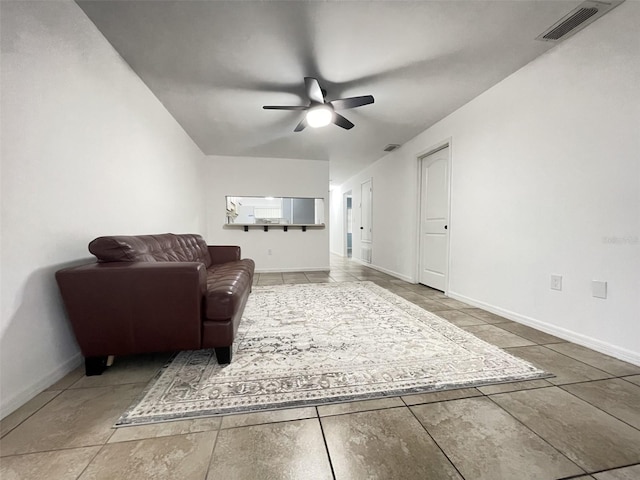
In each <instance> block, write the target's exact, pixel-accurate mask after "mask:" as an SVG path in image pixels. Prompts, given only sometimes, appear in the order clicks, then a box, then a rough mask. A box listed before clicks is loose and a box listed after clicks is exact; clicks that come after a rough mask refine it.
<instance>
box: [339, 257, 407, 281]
mask: <svg viewBox="0 0 640 480" xmlns="http://www.w3.org/2000/svg"><path fill="white" fill-rule="evenodd" d="M351 260H353V261H354V262H356V263H359V264H360V265H363V266H365V267H369V268H373V269H374V270H377V271H379V272H382V273H386V274H387V275H391V276H392V277H396V278H398V279H400V280H404V281H405V282H409V283H414V281H413V278H411V277H407V276H406V275H403V274H401V273H398V272H394V271H393V270H388V269H386V268H383V267H379V266H378V265H374V264H373V263H367V262H363V261H362V260H360V259H359V258H353V257H352V258H351Z"/></svg>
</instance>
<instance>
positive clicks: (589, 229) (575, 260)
mask: <svg viewBox="0 0 640 480" xmlns="http://www.w3.org/2000/svg"><path fill="white" fill-rule="evenodd" d="M638 25H640V3H638V2H625V3H624V4H622V5H621V6H620V7H618V8H617V9H615V10H614V11H612V12H611V13H609V14H607V15H606V16H605V17H603V18H602V19H599V20H598V21H596V22H595V23H594V24H592V25H591V26H589V27H588V28H586V29H585V30H583V31H582V32H579V33H578V34H576V35H575V36H574V37H572V38H570V39H568V40H566V41H565V42H563V43H561V44H559V45H558V46H556V47H555V48H554V49H552V50H550V51H549V52H547V53H546V54H544V55H542V56H541V57H539V58H538V59H536V60H535V61H533V62H531V63H530V64H529V65H527V66H525V67H524V68H522V69H521V70H519V71H518V72H516V73H514V74H513V75H511V76H510V77H509V78H507V79H505V80H504V81H502V82H501V83H499V84H498V85H496V86H495V87H493V88H492V89H490V90H489V91H487V92H485V93H484V94H482V95H480V96H479V97H477V98H476V99H474V100H473V101H471V102H470V103H468V104H467V105H465V106H464V107H462V108H460V109H459V110H458V111H456V112H454V113H453V114H451V115H450V116H448V117H447V118H445V119H443V120H442V121H440V122H439V123H437V124H436V125H434V126H433V127H432V128H430V129H428V130H427V131H425V132H423V133H422V134H420V135H419V136H417V137H416V138H414V139H413V140H411V141H410V142H408V143H406V144H405V145H404V146H403V147H402V148H401V149H400V150H398V151H396V152H393V153H391V154H389V155H387V156H386V157H384V158H382V159H380V160H379V161H378V162H376V163H375V164H374V165H372V166H371V167H370V168H368V169H366V170H365V171H363V172H361V173H360V174H358V175H357V176H355V177H354V178H352V179H350V180H349V181H348V182H346V183H345V184H344V185H342V186H341V187H340V188H339V191H338V192H336V193H335V194H334V195H336V196H338V197H340V196H341V194H340V192H343V191H346V190H349V189H353V191H354V198H355V195H356V192H358V189H359V183H360V182H362V181H364V180H365V179H366V178H369V177H372V178H373V185H374V187H373V190H374V201H373V217H374V218H373V230H374V232H373V239H374V240H373V242H374V245H373V263H374V264H375V266H376V267H378V268H381V269H384V270H386V271H392V272H397V273H399V274H400V275H399V276H403V277H409V278H415V277H416V266H417V263H418V260H417V248H416V231H417V230H416V228H417V220H416V216H417V203H418V183H417V177H418V169H417V166H418V162H417V157H418V156H419V155H420V154H421V153H423V152H425V151H426V150H428V149H429V148H431V147H433V146H435V145H436V144H439V143H441V142H442V141H444V140H447V139H451V142H452V172H451V198H452V205H451V219H450V227H451V228H450V242H451V243H450V248H451V269H450V283H449V294H450V295H451V296H452V297H455V298H459V299H462V300H465V301H468V302H470V303H472V304H475V305H478V306H482V307H484V308H487V309H489V310H491V311H494V312H497V313H501V314H503V315H505V316H507V317H509V318H512V319H514V320H518V321H521V322H523V323H526V324H529V325H532V326H536V327H538V328H541V329H542V330H545V331H548V332H551V333H555V334H557V335H559V336H561V337H563V338H566V339H571V340H573V341H576V342H578V343H581V344H584V345H587V346H590V347H592V348H595V349H598V350H600V351H603V352H605V353H610V354H613V355H616V356H618V357H619V358H623V359H626V360H629V361H633V362H634V363H637V364H640V322H639V321H638V320H639V319H640V295H638V292H640V241H639V238H640V135H638V131H639V130H638V128H639V126H640V42H638V33H637V26H638ZM356 205H357V201H356ZM338 210H340V209H338ZM354 212H355V210H354ZM394 212H396V213H395V214H394ZM398 212H400V214H397V213H398ZM334 220H335V222H336V223H337V224H338V225H341V222H342V219H341V218H335V219H334ZM354 237H355V236H354ZM335 238H336V237H335V236H334V237H333V243H332V250H336V249H338V248H339V246H336V245H337V244H336V240H335ZM358 240H359V239H357V238H354V241H356V242H357V241H358ZM354 255H356V256H357V255H358V247H357V243H356V244H355V245H354ZM552 273H557V274H561V275H563V277H564V282H563V287H564V288H563V291H562V292H557V291H552V290H550V288H549V284H550V275H551V274H552ZM593 279H597V280H605V281H607V282H608V286H609V298H608V299H606V300H601V299H596V298H593V297H592V296H591V290H590V288H591V287H590V282H591V280H593Z"/></svg>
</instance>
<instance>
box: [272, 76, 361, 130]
mask: <svg viewBox="0 0 640 480" xmlns="http://www.w3.org/2000/svg"><path fill="white" fill-rule="evenodd" d="M304 86H305V89H306V91H307V97H308V98H309V105H307V106H304V105H265V106H263V107H262V108H264V109H265V110H304V111H306V112H307V113H306V114H305V116H304V118H303V119H302V120H301V121H300V123H299V124H298V126H297V127H296V128H295V129H294V130H293V131H294V132H301V131H302V130H304V129H305V128H306V127H307V126H309V127H313V128H318V127H324V126H326V125H329V124H330V123H332V122H333V123H335V124H336V125H338V126H339V127H342V128H344V129H345V130H349V129H351V128H353V126H354V125H353V123H351V122H350V121H349V120H347V119H346V118H344V117H343V116H342V115H340V114H339V113H337V112H336V110H346V109H348V108H355V107H361V106H362V105H368V104H370V103H373V96H371V95H364V96H361V97H349V98H340V99H338V100H332V101H330V102H327V101H325V99H324V97H325V95H326V91H325V90H322V89H321V88H320V83H318V80H317V79H315V78H313V77H304Z"/></svg>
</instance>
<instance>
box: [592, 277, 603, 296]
mask: <svg viewBox="0 0 640 480" xmlns="http://www.w3.org/2000/svg"><path fill="white" fill-rule="evenodd" d="M591 294H592V295H593V296H594V297H596V298H607V282H602V281H600V280H593V281H592V282H591Z"/></svg>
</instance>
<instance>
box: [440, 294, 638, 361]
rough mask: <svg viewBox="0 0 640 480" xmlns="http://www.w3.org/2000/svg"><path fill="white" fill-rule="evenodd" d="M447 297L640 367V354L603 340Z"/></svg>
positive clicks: (468, 300)
mask: <svg viewBox="0 0 640 480" xmlns="http://www.w3.org/2000/svg"><path fill="white" fill-rule="evenodd" d="M447 295H448V296H449V297H451V298H453V299H455V300H460V301H461V302H464V303H468V304H469V305H472V306H474V307H478V308H482V309H483V310H486V311H488V312H491V313H495V314H496V315H500V316H501V317H504V318H508V319H509V320H513V321H514V322H518V323H522V324H523V325H527V326H529V327H533V328H535V329H537V330H541V331H543V332H545V333H548V334H550V335H555V336H556V337H559V338H562V339H563V340H567V341H569V342H573V343H577V344H578V345H582V346H583V347H587V348H591V349H592V350H595V351H597V352H600V353H604V354H605V355H610V356H612V357H615V358H617V359H619V360H622V361H624V362H629V363H633V364H634V365H638V366H640V352H634V351H632V350H629V349H626V348H622V347H619V346H617V345H612V344H610V343H607V342H603V341H602V340H598V339H596V338H593V337H588V336H586V335H583V334H581V333H577V332H574V331H572V330H567V329H566V328H562V327H558V326H557V325H553V324H551V323H547V322H543V321H541V320H537V319H535V318H531V317H527V316H525V315H520V314H518V313H515V312H511V311H509V310H505V309H503V308H499V307H495V306H493V305H489V304H487V303H484V302H481V301H479V300H475V299H473V298H469V297H466V296H464V295H460V294H459V293H455V292H451V291H450V292H448V293H447Z"/></svg>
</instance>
